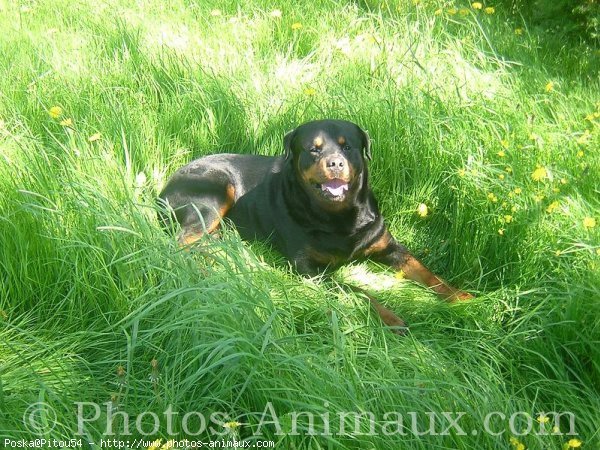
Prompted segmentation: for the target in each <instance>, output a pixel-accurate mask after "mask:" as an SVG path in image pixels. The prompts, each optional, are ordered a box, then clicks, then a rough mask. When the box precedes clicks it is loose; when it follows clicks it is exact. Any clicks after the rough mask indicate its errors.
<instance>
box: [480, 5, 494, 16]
mask: <svg viewBox="0 0 600 450" xmlns="http://www.w3.org/2000/svg"><path fill="white" fill-rule="evenodd" d="M483 11H484V12H485V13H486V14H494V13H495V12H496V8H494V7H493V6H488V7H487V8H485V9H484V10H483Z"/></svg>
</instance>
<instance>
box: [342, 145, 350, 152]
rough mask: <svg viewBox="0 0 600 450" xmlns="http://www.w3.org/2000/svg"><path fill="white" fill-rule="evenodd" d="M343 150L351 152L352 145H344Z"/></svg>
mask: <svg viewBox="0 0 600 450" xmlns="http://www.w3.org/2000/svg"><path fill="white" fill-rule="evenodd" d="M343 150H344V151H345V152H349V151H350V150H352V147H350V146H349V145H344V148H343Z"/></svg>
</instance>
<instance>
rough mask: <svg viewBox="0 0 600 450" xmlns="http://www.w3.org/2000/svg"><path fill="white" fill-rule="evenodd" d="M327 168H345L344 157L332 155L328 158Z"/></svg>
mask: <svg viewBox="0 0 600 450" xmlns="http://www.w3.org/2000/svg"><path fill="white" fill-rule="evenodd" d="M327 168H328V169H337V170H340V169H343V168H344V158H342V157H341V156H332V157H331V158H328V159H327Z"/></svg>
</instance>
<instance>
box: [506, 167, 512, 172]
mask: <svg viewBox="0 0 600 450" xmlns="http://www.w3.org/2000/svg"><path fill="white" fill-rule="evenodd" d="M504 171H505V172H507V173H512V167H508V166H506V167H505V168H504Z"/></svg>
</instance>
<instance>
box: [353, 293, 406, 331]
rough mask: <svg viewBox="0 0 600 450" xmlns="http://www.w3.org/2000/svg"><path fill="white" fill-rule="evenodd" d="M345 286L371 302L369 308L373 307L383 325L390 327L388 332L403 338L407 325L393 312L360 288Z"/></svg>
mask: <svg viewBox="0 0 600 450" xmlns="http://www.w3.org/2000/svg"><path fill="white" fill-rule="evenodd" d="M345 285H346V286H348V287H349V288H350V289H352V290H353V291H354V292H357V293H359V294H362V295H364V296H365V297H367V299H368V300H369V301H370V302H371V306H372V307H373V309H375V311H377V314H379V317H380V318H381V321H382V322H383V323H385V324H386V325H387V326H388V327H390V330H391V331H392V332H394V333H396V334H398V335H400V336H404V335H405V334H406V330H407V329H408V324H407V323H406V322H405V321H404V320H402V319H401V318H400V317H398V316H397V315H396V314H394V312H393V311H391V310H389V309H387V308H386V307H385V306H383V305H382V304H381V303H379V302H378V301H377V300H376V299H375V297H373V296H372V295H371V294H369V293H368V292H367V291H365V290H364V289H362V288H359V287H357V286H353V285H351V284H345Z"/></svg>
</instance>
